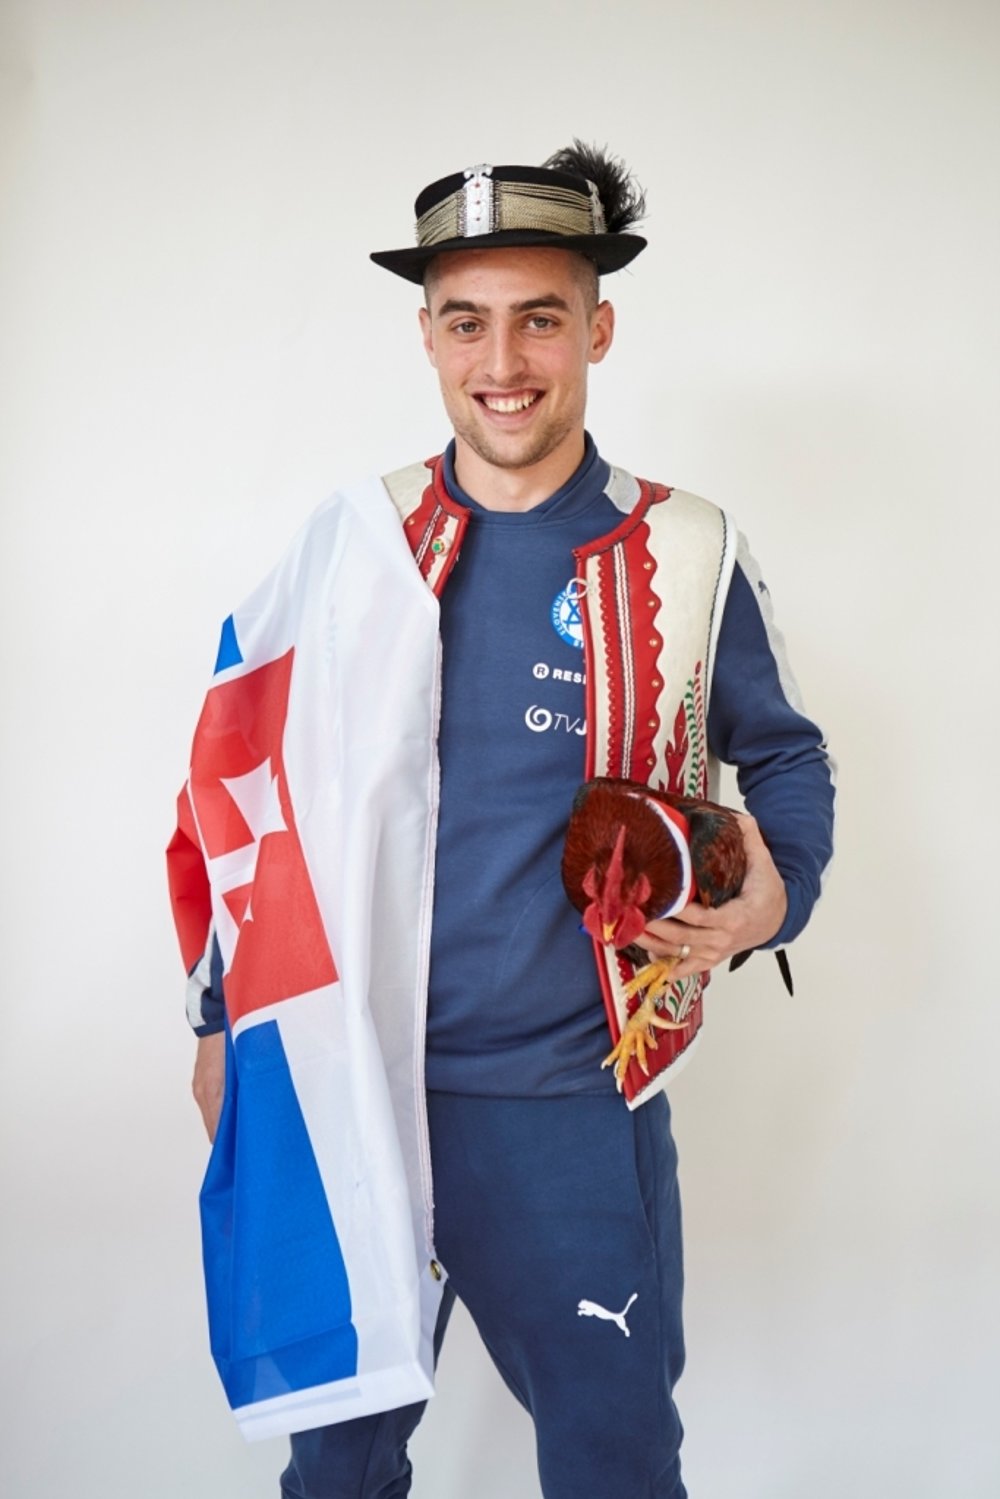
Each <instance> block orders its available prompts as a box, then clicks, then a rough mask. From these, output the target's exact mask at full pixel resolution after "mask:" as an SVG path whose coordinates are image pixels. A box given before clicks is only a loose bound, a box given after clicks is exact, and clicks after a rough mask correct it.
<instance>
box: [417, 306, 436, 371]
mask: <svg viewBox="0 0 1000 1499" xmlns="http://www.w3.org/2000/svg"><path fill="white" fill-rule="evenodd" d="M420 332H421V334H422V336H423V340H424V350H425V352H426V354H427V358H428V359H429V360H430V362H431V364H432V365H433V366H434V368H435V369H437V360H436V359H435V358H434V332H433V329H432V326H431V315H430V313H429V312H428V311H427V308H426V307H421V309H420Z"/></svg>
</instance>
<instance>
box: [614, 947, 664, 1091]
mask: <svg viewBox="0 0 1000 1499" xmlns="http://www.w3.org/2000/svg"><path fill="white" fill-rule="evenodd" d="M675 962H676V959H675ZM654 966H660V965H654V964H650V967H654ZM643 971H645V970H643ZM636 977H638V975H636ZM634 982H635V980H633V983H634ZM653 1027H655V1030H654V1029H653ZM683 1029H684V1026H683V1025H679V1024H678V1023H677V1021H676V1020H664V1018H663V1016H662V1015H660V1014H658V1013H657V1010H656V1001H655V998H654V997H653V995H652V994H651V993H649V994H647V995H646V997H645V999H644V1000H643V1001H642V1004H641V1005H640V1006H639V1008H638V1009H637V1010H636V1012H635V1014H634V1015H630V1016H629V1018H628V1019H627V1020H626V1022H625V1024H624V1026H623V1028H622V1033H621V1038H620V1040H619V1042H618V1045H617V1046H616V1047H615V1049H614V1051H612V1052H609V1053H608V1055H607V1056H606V1057H605V1058H604V1061H603V1062H602V1063H601V1067H602V1069H603V1068H604V1067H610V1066H611V1064H612V1062H613V1063H614V1067H615V1087H616V1088H617V1089H618V1091H619V1093H620V1092H621V1091H622V1083H623V1082H624V1080H625V1073H626V1072H627V1071H628V1064H629V1062H630V1061H631V1060H632V1058H633V1057H635V1059H636V1061H637V1062H638V1063H639V1067H640V1068H641V1070H642V1071H643V1072H644V1073H645V1074H646V1076H647V1077H648V1076H649V1068H648V1067H647V1065H646V1052H647V1050H649V1051H656V1050H657V1044H656V1030H661V1031H682V1030H683Z"/></svg>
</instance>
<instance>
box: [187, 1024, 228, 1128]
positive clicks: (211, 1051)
mask: <svg viewBox="0 0 1000 1499" xmlns="http://www.w3.org/2000/svg"><path fill="white" fill-rule="evenodd" d="M225 1090H226V1037H225V1032H223V1031H219V1033H218V1035H216V1036H199V1037H198V1054H197V1056H196V1057H195V1062H194V1077H193V1078H192V1079H191V1091H192V1093H193V1094H194V1101H195V1103H196V1104H197V1105H198V1107H199V1109H201V1117H202V1119H203V1120H204V1121H205V1128H206V1130H207V1131H208V1138H209V1139H210V1140H214V1139H215V1131H216V1129H217V1128H218V1125H219V1115H220V1113H221V1112H222V1095H223V1093H224V1092H225Z"/></svg>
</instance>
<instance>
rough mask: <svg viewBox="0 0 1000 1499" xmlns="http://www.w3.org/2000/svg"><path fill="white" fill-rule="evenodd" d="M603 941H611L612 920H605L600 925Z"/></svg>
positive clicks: (613, 930) (612, 932) (612, 934)
mask: <svg viewBox="0 0 1000 1499" xmlns="http://www.w3.org/2000/svg"><path fill="white" fill-rule="evenodd" d="M601 931H602V932H603V933H604V940H605V942H611V941H612V940H613V939H614V935H615V924H614V922H613V921H605V922H604V923H603V925H602V927H601Z"/></svg>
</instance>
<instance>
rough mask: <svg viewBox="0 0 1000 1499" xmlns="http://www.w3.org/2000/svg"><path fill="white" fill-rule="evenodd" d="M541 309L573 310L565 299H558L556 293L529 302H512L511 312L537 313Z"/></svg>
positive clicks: (534, 298)
mask: <svg viewBox="0 0 1000 1499" xmlns="http://www.w3.org/2000/svg"><path fill="white" fill-rule="evenodd" d="M540 307H555V308H556V309H557V310H558V311H559V312H571V311H572V308H571V307H570V305H569V303H568V302H567V301H566V299H565V297H557V296H556V294H555V292H549V293H548V295H547V296H544V297H532V298H531V299H530V301H527V302H512V303H511V306H510V310H511V312H536V311H537V310H538V309H539V308H540Z"/></svg>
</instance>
